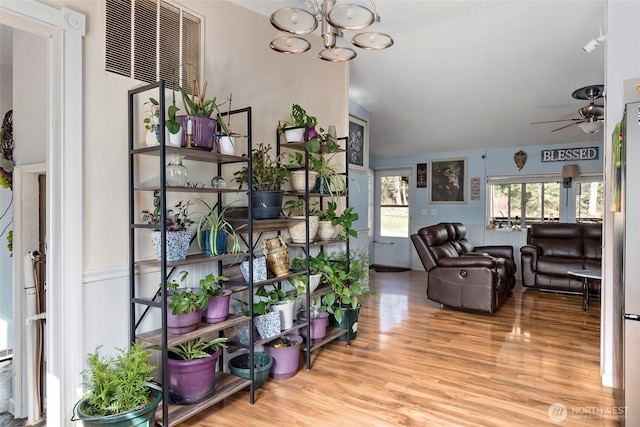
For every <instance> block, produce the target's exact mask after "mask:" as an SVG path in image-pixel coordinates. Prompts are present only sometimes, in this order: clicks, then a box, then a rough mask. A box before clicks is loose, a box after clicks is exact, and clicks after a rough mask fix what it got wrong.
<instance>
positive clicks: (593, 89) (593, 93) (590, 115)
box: [531, 85, 604, 135]
mask: <svg viewBox="0 0 640 427" xmlns="http://www.w3.org/2000/svg"><path fill="white" fill-rule="evenodd" d="M571 96H572V97H574V98H575V99H588V100H589V105H585V106H584V107H582V108H580V109H578V114H580V118H573V119H560V120H549V121H546V122H534V123H531V124H532V125H538V124H541V123H557V122H566V121H571V122H573V123H569V124H568V125H564V126H562V127H559V128H557V129H554V130H552V131H551V132H555V131H558V130H561V129H565V128H568V127H569V126H573V125H578V126H579V127H580V129H582V130H583V131H585V132H586V133H588V134H590V135H593V134H594V133H596V132H598V131H599V130H600V128H601V127H602V123H601V122H602V120H604V106H603V105H597V104H596V103H595V100H596V99H598V98H602V97H603V96H604V85H592V86H585V87H583V88H580V89H577V90H575V91H574V92H573V93H572V94H571Z"/></svg>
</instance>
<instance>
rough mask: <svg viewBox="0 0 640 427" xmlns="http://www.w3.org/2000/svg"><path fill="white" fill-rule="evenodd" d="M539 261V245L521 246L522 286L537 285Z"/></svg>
mask: <svg viewBox="0 0 640 427" xmlns="http://www.w3.org/2000/svg"><path fill="white" fill-rule="evenodd" d="M537 263H538V247H537V246H533V245H525V246H522V247H521V248H520V267H521V271H522V286H525V287H527V286H529V287H532V286H535V280H536V264H537Z"/></svg>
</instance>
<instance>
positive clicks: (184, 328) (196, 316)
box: [167, 271, 209, 334]
mask: <svg viewBox="0 0 640 427" xmlns="http://www.w3.org/2000/svg"><path fill="white" fill-rule="evenodd" d="M188 275H189V273H188V272H186V271H182V272H180V274H179V277H180V281H181V282H183V283H184V282H186V280H187V276H188ZM167 295H168V297H169V299H168V303H167V309H168V310H169V311H168V312H167V332H169V333H170V334H184V333H186V332H191V331H194V330H196V329H197V328H198V324H199V323H200V319H201V318H202V310H204V309H205V308H206V307H207V305H208V304H209V295H207V293H205V292H204V291H203V290H202V289H200V288H188V287H184V288H180V284H179V283H178V282H176V281H171V282H167Z"/></svg>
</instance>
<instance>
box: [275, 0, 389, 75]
mask: <svg viewBox="0 0 640 427" xmlns="http://www.w3.org/2000/svg"><path fill="white" fill-rule="evenodd" d="M300 3H302V4H303V5H301V6H303V7H283V8H281V9H278V10H276V11H275V12H273V14H272V15H271V25H273V26H274V27H275V28H276V29H278V30H279V31H282V32H285V33H287V35H284V36H280V37H276V38H275V39H273V41H272V42H271V44H270V47H271V49H273V50H275V51H276V52H280V53H288V54H297V53H303V52H306V51H308V50H309V49H310V48H311V43H309V42H308V41H307V40H306V39H305V38H304V37H302V36H303V35H306V34H310V33H312V32H313V31H315V29H316V28H317V27H318V22H320V25H321V33H322V40H323V43H324V49H323V50H321V51H320V52H319V53H318V57H319V58H320V59H322V60H325V61H330V62H346V61H350V60H351V59H353V58H355V57H356V56H357V53H356V51H355V50H354V49H352V48H351V47H350V46H348V45H347V44H346V43H345V41H344V34H343V30H344V31H360V30H363V31H362V32H358V33H357V34H356V35H355V36H353V38H352V39H351V44H352V45H353V46H356V47H359V48H361V49H367V50H381V49H386V48H388V47H390V46H392V45H393V39H392V38H391V36H389V35H388V34H386V33H385V32H384V30H383V29H382V24H381V23H380V15H378V13H377V12H376V8H375V4H374V3H373V0H370V7H368V3H367V2H361V1H353V0H348V1H347V2H342V1H340V2H336V0H322V2H321V4H320V5H319V4H318V1H317V0H301V1H300ZM304 6H307V7H304Z"/></svg>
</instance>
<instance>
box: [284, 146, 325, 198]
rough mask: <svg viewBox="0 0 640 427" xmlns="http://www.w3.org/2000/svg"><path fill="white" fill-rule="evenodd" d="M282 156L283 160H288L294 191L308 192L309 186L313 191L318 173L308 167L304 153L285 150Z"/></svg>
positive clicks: (287, 164)
mask: <svg viewBox="0 0 640 427" xmlns="http://www.w3.org/2000/svg"><path fill="white" fill-rule="evenodd" d="M281 156H282V157H281V159H282V160H283V162H285V161H286V163H285V164H286V166H287V168H289V170H290V175H291V177H290V181H291V188H292V189H293V190H294V191H299V192H306V191H307V186H308V190H309V191H311V192H313V191H314V188H315V186H316V179H317V177H318V173H317V172H316V171H314V170H312V169H308V170H307V169H306V167H305V166H306V165H305V159H304V156H303V155H302V153H301V152H295V153H291V152H284V153H282V155H281ZM307 183H308V184H307Z"/></svg>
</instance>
